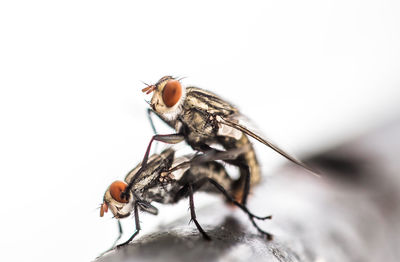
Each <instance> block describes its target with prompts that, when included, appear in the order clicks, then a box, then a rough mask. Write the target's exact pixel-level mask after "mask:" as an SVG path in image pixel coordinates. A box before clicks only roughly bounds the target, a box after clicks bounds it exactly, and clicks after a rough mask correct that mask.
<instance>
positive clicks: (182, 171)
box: [100, 147, 272, 253]
mask: <svg viewBox="0 0 400 262" xmlns="http://www.w3.org/2000/svg"><path fill="white" fill-rule="evenodd" d="M247 149H248V148H247V147H243V148H240V149H235V150H229V151H223V152H209V153H207V154H196V155H194V156H193V155H187V156H183V157H175V150H173V149H172V148H168V149H166V150H164V151H163V152H161V153H160V154H153V155H152V156H150V157H149V159H148V162H147V164H146V167H145V168H144V169H143V168H142V165H141V164H139V165H138V166H137V167H135V168H134V169H132V170H131V171H130V172H129V173H128V174H127V175H126V177H125V181H115V182H113V183H112V184H111V185H110V186H109V187H108V188H107V191H106V192H105V194H104V197H103V203H102V204H101V206H100V216H101V217H102V216H103V215H104V213H106V212H108V210H111V212H112V213H113V215H114V217H115V218H117V219H118V225H119V229H120V234H119V236H118V238H117V240H116V241H115V242H114V245H113V246H112V247H111V248H110V249H109V250H111V249H113V248H114V246H115V244H116V243H117V241H118V240H119V239H120V238H121V235H122V227H121V224H120V222H119V219H123V218H126V217H129V216H130V215H131V214H132V213H133V215H134V218H135V227H136V231H135V233H134V234H133V235H132V236H131V237H130V238H129V239H128V240H127V241H125V242H124V243H122V244H120V245H118V246H117V247H120V246H123V245H126V244H128V243H129V242H130V241H132V239H133V238H134V237H135V236H136V235H137V234H138V233H139V231H140V223H139V211H143V212H147V213H150V214H153V215H157V214H158V210H157V208H156V207H154V206H153V205H152V203H153V202H157V203H161V204H173V203H176V202H178V201H179V200H181V199H183V198H189V206H190V216H191V221H193V222H194V223H195V225H196V227H197V229H198V230H199V232H200V233H201V234H202V236H203V238H204V239H207V240H210V237H209V236H208V234H207V233H206V232H205V231H204V230H203V228H202V227H201V226H200V224H199V222H198V221H197V218H196V212H195V206H194V200H193V194H194V192H197V191H204V192H208V193H221V194H222V195H223V196H224V197H225V198H226V200H227V201H228V202H230V203H232V204H233V205H235V206H237V207H239V208H240V209H241V210H242V211H243V212H245V213H246V214H247V215H248V217H249V219H250V221H251V223H252V224H253V226H254V227H255V228H256V229H257V230H258V232H260V233H261V234H263V235H265V236H266V237H267V238H269V239H271V238H272V235H271V234H269V233H267V232H265V231H263V230H262V229H261V228H259V227H258V225H257V224H256V222H255V220H265V219H271V216H265V217H260V216H256V215H254V214H253V213H251V212H250V211H249V210H248V209H247V207H246V206H245V205H243V204H241V203H240V202H238V201H236V200H235V199H234V198H233V197H232V196H231V191H232V185H233V184H234V180H233V179H232V178H231V177H230V176H229V175H228V173H227V171H226V170H225V168H224V166H223V165H222V164H221V163H219V162H217V161H215V160H230V159H236V158H237V156H238V155H240V154H242V153H243V152H244V151H245V150H247ZM139 170H142V171H141V173H140V174H139V176H136V175H137V174H138V171H139ZM134 177H136V179H135V182H134V183H133V184H132V187H131V188H130V190H129V195H128V199H125V198H121V193H122V192H123V191H124V190H126V189H127V187H128V184H130V183H131V182H132V179H133V178H134ZM109 250H107V251H106V252H108V251H109ZM104 253H105V252H104Z"/></svg>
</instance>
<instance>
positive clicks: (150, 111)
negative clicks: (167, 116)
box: [147, 108, 157, 134]
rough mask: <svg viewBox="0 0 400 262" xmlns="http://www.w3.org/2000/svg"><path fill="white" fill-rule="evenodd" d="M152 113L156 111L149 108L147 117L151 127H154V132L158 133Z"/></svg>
mask: <svg viewBox="0 0 400 262" xmlns="http://www.w3.org/2000/svg"><path fill="white" fill-rule="evenodd" d="M152 113H153V114H155V113H154V111H153V110H151V108H147V118H148V119H149V122H150V126H151V129H153V132H154V134H157V130H156V127H155V125H154V123H153V118H151V114H152ZM156 115H157V114H156Z"/></svg>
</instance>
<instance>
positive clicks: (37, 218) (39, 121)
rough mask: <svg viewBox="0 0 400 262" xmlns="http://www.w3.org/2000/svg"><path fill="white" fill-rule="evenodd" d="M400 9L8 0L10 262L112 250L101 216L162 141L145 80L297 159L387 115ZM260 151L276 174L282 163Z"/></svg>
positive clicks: (5, 89)
mask: <svg viewBox="0 0 400 262" xmlns="http://www.w3.org/2000/svg"><path fill="white" fill-rule="evenodd" d="M138 2H139V1H138ZM399 14H400V2H399V1H382V0H375V1H365V0H360V1H348V0H346V1H320V0H318V1H317V0H315V1H247V2H246V4H244V2H243V3H242V2H237V1H210V2H207V1H201V2H196V3H194V2H191V3H189V2H188V1H141V3H140V4H138V3H134V2H133V1H100V0H96V1H82V0H79V1H63V2H61V1H1V3H0V37H1V39H0V125H1V128H0V177H1V178H0V179H1V183H0V185H1V189H0V194H1V199H2V209H1V211H0V212H1V213H0V218H1V223H0V249H1V252H0V257H1V258H0V260H1V261H88V260H91V259H93V258H94V257H95V256H96V255H98V254H99V253H100V252H101V251H103V250H104V249H106V248H108V246H109V245H110V244H111V243H112V241H113V239H114V237H115V236H116V233H117V231H116V226H115V224H114V221H113V220H112V219H111V218H110V217H111V216H110V215H109V214H108V216H106V218H100V217H99V216H98V209H97V207H98V206H99V204H100V203H101V201H102V196H103V193H104V191H105V189H106V187H107V186H108V184H109V183H111V182H112V181H113V180H115V179H122V178H123V177H124V175H125V174H126V172H127V171H128V170H130V168H132V167H133V166H135V165H136V164H137V163H138V162H139V161H140V160H141V157H142V156H143V153H144V150H145V147H146V145H147V142H148V141H149V139H150V137H151V135H152V131H151V129H150V126H149V124H148V122H147V119H146V115H145V109H146V108H147V104H146V103H145V101H144V100H145V99H150V97H148V96H145V95H143V94H142V93H141V92H140V89H141V88H143V87H144V85H143V84H142V83H141V82H140V81H145V82H149V83H153V82H155V81H157V80H158V79H159V78H160V77H161V76H163V75H166V74H172V75H176V76H186V77H187V78H186V79H185V80H184V81H183V82H184V84H187V85H188V84H193V85H196V86H199V87H203V88H205V89H209V90H212V91H214V92H216V93H217V94H219V95H221V96H222V97H224V98H226V99H227V100H229V101H231V102H232V103H234V104H236V105H237V106H238V107H239V108H240V109H241V110H242V112H243V113H245V114H246V115H247V116H249V117H250V118H251V119H252V120H253V121H254V122H255V123H256V125H257V126H258V128H259V129H260V130H262V131H263V133H264V134H266V135H267V136H268V137H270V138H272V139H273V140H274V141H276V142H277V143H278V144H280V145H282V146H283V147H284V148H287V149H289V151H291V152H294V153H295V154H297V155H300V156H302V155H306V154H310V153H312V152H316V151H318V150H321V149H323V148H326V147H329V146H330V145H333V144H335V143H338V142H340V141H344V140H345V139H347V138H350V137H353V136H356V135H357V134H359V133H360V132H363V131H364V130H366V129H367V128H371V127H373V126H376V125H378V124H379V123H383V122H385V121H388V120H390V119H391V118H393V117H394V116H395V115H396V114H397V113H398V111H399V109H400V106H399V102H400V76H399V73H400V18H399V17H400V16H399ZM257 149H258V152H260V158H261V160H262V162H263V165H264V170H265V173H266V174H268V173H270V172H271V166H272V164H273V163H275V162H278V161H280V162H284V161H281V160H282V159H281V158H280V157H276V156H275V154H273V153H269V150H267V149H265V148H264V147H260V146H258V147H257ZM264 152H265V153H264ZM267 152H268V154H267ZM270 164H271V165H270ZM186 205H187V203H184V206H183V208H182V210H186V209H187V206H186ZM170 210H171V209H166V210H165V211H164V212H162V214H161V215H160V216H158V217H155V218H153V217H149V216H142V219H141V220H142V222H143V224H142V227H144V228H151V227H152V226H153V225H154V224H157V223H160V220H163V221H165V220H168V214H169V213H171V211H170ZM128 226H130V227H131V228H132V227H133V221H128ZM132 230H133V229H132ZM132 230H131V231H132Z"/></svg>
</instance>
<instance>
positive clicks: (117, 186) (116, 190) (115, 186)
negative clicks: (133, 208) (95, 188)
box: [110, 181, 128, 203]
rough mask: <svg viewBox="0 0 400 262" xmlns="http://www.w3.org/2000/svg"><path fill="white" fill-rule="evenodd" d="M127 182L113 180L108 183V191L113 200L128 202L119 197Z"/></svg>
mask: <svg viewBox="0 0 400 262" xmlns="http://www.w3.org/2000/svg"><path fill="white" fill-rule="evenodd" d="M126 187H127V184H126V183H125V182H122V181H115V182H113V183H112V184H111V185H110V193H111V196H112V198H114V200H115V201H118V202H120V203H128V200H126V199H122V198H121V193H122V192H123V191H124V190H125V188H126Z"/></svg>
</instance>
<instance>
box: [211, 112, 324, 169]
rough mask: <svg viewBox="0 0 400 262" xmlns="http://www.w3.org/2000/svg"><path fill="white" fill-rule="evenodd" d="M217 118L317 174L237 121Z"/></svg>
mask: <svg viewBox="0 0 400 262" xmlns="http://www.w3.org/2000/svg"><path fill="white" fill-rule="evenodd" d="M217 120H218V121H219V122H220V123H221V124H223V125H227V126H230V127H232V128H234V129H236V130H238V131H241V132H243V133H245V134H246V135H249V136H251V137H252V138H254V139H256V140H257V141H259V142H261V143H263V144H264V145H266V146H268V147H270V148H271V149H273V150H274V151H275V152H277V153H279V154H280V155H282V156H283V157H285V158H286V159H288V160H290V161H291V162H293V163H295V164H297V165H299V166H301V167H303V168H304V169H306V170H308V171H309V172H311V174H313V175H315V176H319V174H318V173H317V172H315V171H314V170H312V169H311V168H310V167H308V166H307V165H305V164H304V163H302V162H301V161H300V160H298V159H296V158H295V157H293V156H291V155H290V154H288V153H286V152H285V151H283V150H282V149H281V148H279V147H278V146H277V145H274V144H273V143H271V142H270V141H267V140H266V139H264V138H262V137H260V136H259V135H257V134H255V133H254V132H252V131H250V130H249V129H247V128H246V127H245V126H243V125H241V124H239V123H237V122H236V121H232V120H228V119H224V118H222V117H220V116H218V117H217Z"/></svg>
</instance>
